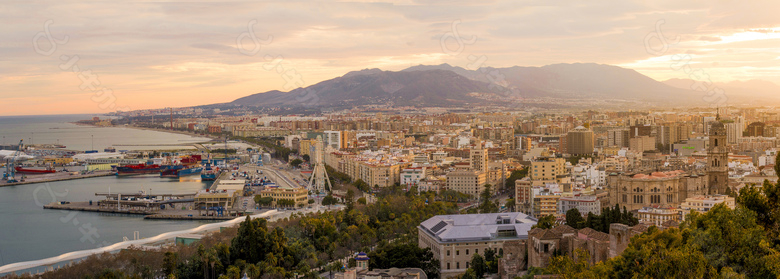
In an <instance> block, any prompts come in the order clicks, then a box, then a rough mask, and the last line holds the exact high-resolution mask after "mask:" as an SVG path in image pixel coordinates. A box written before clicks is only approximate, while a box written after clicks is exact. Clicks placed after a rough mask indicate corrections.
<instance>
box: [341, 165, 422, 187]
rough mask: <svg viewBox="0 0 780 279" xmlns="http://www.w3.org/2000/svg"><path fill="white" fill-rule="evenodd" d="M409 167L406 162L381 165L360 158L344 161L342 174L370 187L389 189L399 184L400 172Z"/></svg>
mask: <svg viewBox="0 0 780 279" xmlns="http://www.w3.org/2000/svg"><path fill="white" fill-rule="evenodd" d="M409 165H411V163H408V162H403V163H401V162H396V163H389V162H388V163H383V162H376V161H369V160H365V159H361V158H350V159H347V160H345V161H344V165H343V172H344V173H346V174H347V175H349V177H351V178H352V180H358V179H362V180H363V181H365V182H366V183H368V185H370V186H371V187H375V186H379V187H389V186H392V185H394V184H395V183H400V179H401V170H402V169H404V168H406V167H407V166H409Z"/></svg>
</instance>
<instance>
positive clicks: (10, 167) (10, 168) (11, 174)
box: [3, 139, 24, 183]
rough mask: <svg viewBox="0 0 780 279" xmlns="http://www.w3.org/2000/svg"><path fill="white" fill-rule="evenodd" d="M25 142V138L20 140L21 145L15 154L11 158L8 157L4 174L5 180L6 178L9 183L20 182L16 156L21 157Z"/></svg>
mask: <svg viewBox="0 0 780 279" xmlns="http://www.w3.org/2000/svg"><path fill="white" fill-rule="evenodd" d="M23 142H24V139H22V140H20V141H19V146H18V148H17V150H16V152H14V154H13V156H11V160H8V159H6V162H5V173H4V174H3V180H5V181H6V182H8V183H14V182H18V181H17V180H16V158H17V157H19V153H21V152H22V144H23Z"/></svg>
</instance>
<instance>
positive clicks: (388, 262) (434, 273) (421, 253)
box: [368, 241, 439, 278]
mask: <svg viewBox="0 0 780 279" xmlns="http://www.w3.org/2000/svg"><path fill="white" fill-rule="evenodd" d="M368 257H369V266H371V267H373V268H391V267H400V266H403V267H416V268H420V269H422V270H423V271H425V273H426V274H427V275H428V277H429V278H438V277H439V260H437V259H435V258H434V257H433V252H431V249H430V248H425V249H423V248H420V246H418V245H417V244H416V243H410V242H401V241H396V242H393V243H388V244H386V245H382V246H380V247H377V249H375V250H373V251H371V252H369V253H368Z"/></svg>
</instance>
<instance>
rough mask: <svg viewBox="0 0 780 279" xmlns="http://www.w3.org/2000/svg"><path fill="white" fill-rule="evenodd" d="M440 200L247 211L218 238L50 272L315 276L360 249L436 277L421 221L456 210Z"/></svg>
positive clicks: (412, 197)
mask: <svg viewBox="0 0 780 279" xmlns="http://www.w3.org/2000/svg"><path fill="white" fill-rule="evenodd" d="M331 198H333V199H335V198H334V197H331ZM434 200H435V193H430V192H429V193H423V194H421V195H418V194H417V193H416V192H408V193H403V194H398V195H389V196H386V197H380V198H379V199H378V200H377V202H375V203H371V204H368V205H361V204H360V203H357V204H354V205H353V206H352V207H350V208H348V209H346V210H341V211H332V212H326V213H320V214H317V215H307V216H299V217H297V218H294V219H290V220H282V221H278V222H276V223H268V222H267V221H266V220H265V219H250V218H249V217H247V219H246V220H245V221H243V222H242V223H241V224H240V225H239V227H238V228H231V229H228V230H226V231H225V232H223V233H217V235H219V236H220V238H218V239H214V238H213V237H206V238H204V239H202V240H201V241H200V242H199V244H197V245H180V246H174V247H172V248H170V250H164V251H161V252H149V251H141V250H133V249H129V250H125V251H122V252H120V253H116V254H104V255H100V256H95V257H91V258H89V259H87V260H84V261H82V262H80V263H78V264H75V265H74V266H73V267H69V268H63V269H59V270H57V271H55V272H54V273H47V275H44V276H42V278H162V277H166V278H241V277H242V276H243V275H244V274H246V275H247V277H249V278H280V279H281V278H293V277H296V276H297V277H303V278H315V277H316V276H317V275H318V274H317V272H319V271H320V270H319V269H316V268H323V269H322V271H327V270H336V269H337V268H338V267H339V265H338V264H335V263H337V262H335V260H337V259H342V258H344V257H347V256H350V255H351V254H352V253H353V252H355V251H367V252H368V251H370V253H371V255H372V256H371V259H372V260H373V261H375V262H374V263H372V266H373V267H377V268H383V267H390V266H402V267H419V268H422V269H423V270H426V272H428V273H429V276H430V278H436V276H437V274H438V266H439V265H438V262H437V261H435V260H434V259H433V256H432V252H431V251H430V250H426V249H420V248H419V247H418V245H417V228H416V226H417V225H418V224H419V223H420V222H422V221H424V220H426V219H428V218H430V217H432V216H434V215H442V214H455V213H457V206H456V204H454V203H448V202H442V201H434ZM426 201H429V202H426ZM372 248H374V249H373V250H372ZM166 249H167V248H166ZM53 274H57V276H53Z"/></svg>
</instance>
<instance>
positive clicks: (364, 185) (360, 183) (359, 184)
mask: <svg viewBox="0 0 780 279" xmlns="http://www.w3.org/2000/svg"><path fill="white" fill-rule="evenodd" d="M352 186H355V188H358V189H359V190H360V191H363V192H370V191H371V186H369V185H368V183H366V182H365V181H363V179H358V180H355V182H353V183H352Z"/></svg>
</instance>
